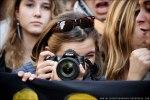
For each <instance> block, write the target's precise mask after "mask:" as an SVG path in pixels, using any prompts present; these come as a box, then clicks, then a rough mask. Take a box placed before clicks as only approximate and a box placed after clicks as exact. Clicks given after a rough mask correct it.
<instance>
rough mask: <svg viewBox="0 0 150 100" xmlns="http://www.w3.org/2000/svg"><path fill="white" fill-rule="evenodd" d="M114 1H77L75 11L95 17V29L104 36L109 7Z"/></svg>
mask: <svg viewBox="0 0 150 100" xmlns="http://www.w3.org/2000/svg"><path fill="white" fill-rule="evenodd" d="M112 1H113V0H77V1H76V2H75V4H74V8H73V9H74V11H77V12H81V13H84V14H86V15H87V16H95V29H96V30H97V31H98V32H99V33H100V34H103V31H104V27H105V23H104V22H105V20H106V16H107V12H108V9H109V6H110V5H111V3H112Z"/></svg>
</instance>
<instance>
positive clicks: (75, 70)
mask: <svg viewBox="0 0 150 100" xmlns="http://www.w3.org/2000/svg"><path fill="white" fill-rule="evenodd" d="M56 71H57V74H58V77H60V78H61V79H62V80H73V79H75V78H76V77H77V76H78V74H79V63H78V62H77V61H76V60H75V59H73V58H69V57H68V58H63V59H62V60H61V61H59V62H58V65H57V69H56Z"/></svg>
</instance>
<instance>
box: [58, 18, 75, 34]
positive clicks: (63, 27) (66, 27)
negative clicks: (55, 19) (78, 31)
mask: <svg viewBox="0 0 150 100" xmlns="http://www.w3.org/2000/svg"><path fill="white" fill-rule="evenodd" d="M74 23H75V22H74V21H73V20H67V21H61V22H60V23H59V29H60V31H63V32H68V31H71V30H72V29H73V28H74Z"/></svg>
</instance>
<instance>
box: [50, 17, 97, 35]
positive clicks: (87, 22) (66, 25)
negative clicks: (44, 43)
mask: <svg viewBox="0 0 150 100" xmlns="http://www.w3.org/2000/svg"><path fill="white" fill-rule="evenodd" d="M94 19H95V17H94V16H87V17H82V18H79V19H74V20H72V19H68V20H62V21H59V22H57V23H56V25H55V28H54V30H53V31H55V32H69V31H71V30H72V29H74V28H75V27H76V26H80V27H81V28H82V29H85V28H92V27H94Z"/></svg>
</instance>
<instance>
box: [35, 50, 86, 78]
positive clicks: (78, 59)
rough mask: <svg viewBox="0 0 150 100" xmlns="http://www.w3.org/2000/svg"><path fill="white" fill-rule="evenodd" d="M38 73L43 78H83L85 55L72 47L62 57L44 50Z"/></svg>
mask: <svg viewBox="0 0 150 100" xmlns="http://www.w3.org/2000/svg"><path fill="white" fill-rule="evenodd" d="M36 74H37V76H38V78H42V79H50V80H73V79H78V80H82V79H83V76H84V75H85V62H84V57H82V56H79V55H78V54H77V53H76V52H75V51H73V50H70V49H69V50H67V51H66V52H65V53H64V55H63V56H62V57H58V56H55V55H54V54H53V53H51V52H50V51H43V52H41V53H40V57H39V61H38V64H37V71H36Z"/></svg>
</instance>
